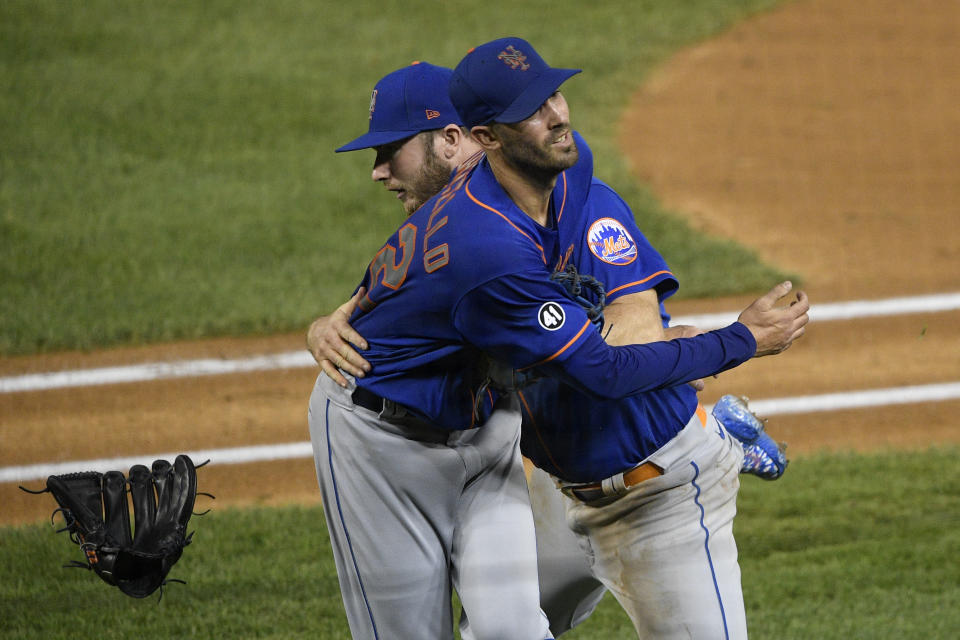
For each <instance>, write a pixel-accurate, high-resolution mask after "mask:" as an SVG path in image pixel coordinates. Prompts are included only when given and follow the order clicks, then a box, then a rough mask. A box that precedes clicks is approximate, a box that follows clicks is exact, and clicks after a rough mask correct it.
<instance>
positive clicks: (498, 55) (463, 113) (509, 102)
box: [450, 38, 580, 127]
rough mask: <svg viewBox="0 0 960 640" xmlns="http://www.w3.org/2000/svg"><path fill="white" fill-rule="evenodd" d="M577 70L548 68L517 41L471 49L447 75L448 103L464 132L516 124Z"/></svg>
mask: <svg viewBox="0 0 960 640" xmlns="http://www.w3.org/2000/svg"><path fill="white" fill-rule="evenodd" d="M578 73H580V69H554V68H552V67H551V66H550V65H548V64H547V63H546V61H544V59H543V58H541V57H540V54H538V53H537V52H536V51H535V50H534V48H533V47H532V46H531V45H530V43H529V42H527V41H526V40H523V39H521V38H500V39H499V40H493V41H492V42H488V43H486V44H482V45H480V46H478V47H474V48H473V49H471V50H470V51H469V52H468V53H467V55H466V56H464V58H463V60H461V61H460V63H459V64H458V65H457V67H456V68H455V69H454V70H453V77H452V78H451V79H450V100H451V102H453V105H454V106H455V107H456V109H457V113H459V114H460V118H461V120H462V122H463V124H464V126H467V127H475V126H477V125H479V124H487V123H490V122H505V123H510V122H520V121H521V120H526V119H527V118H529V117H530V116H531V115H533V114H534V112H536V110H537V109H539V108H540V105H542V104H543V103H544V102H546V100H547V98H549V97H550V96H551V94H553V92H554V91H556V90H557V88H558V87H559V86H560V85H561V84H563V83H564V82H565V81H566V80H567V78H569V77H570V76H573V75H576V74H578Z"/></svg>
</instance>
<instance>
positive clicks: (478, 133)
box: [470, 124, 500, 151]
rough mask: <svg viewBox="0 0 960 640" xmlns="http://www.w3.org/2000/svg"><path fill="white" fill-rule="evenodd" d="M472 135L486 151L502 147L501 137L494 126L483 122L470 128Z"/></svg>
mask: <svg viewBox="0 0 960 640" xmlns="http://www.w3.org/2000/svg"><path fill="white" fill-rule="evenodd" d="M470 135H471V136H473V139H474V140H476V141H477V144H479V145H480V146H481V147H482V148H483V150H484V151H493V150H495V149H499V148H500V138H499V137H497V134H496V132H494V130H493V128H492V127H490V126H488V125H485V124H481V125H477V126H475V127H472V128H471V129H470Z"/></svg>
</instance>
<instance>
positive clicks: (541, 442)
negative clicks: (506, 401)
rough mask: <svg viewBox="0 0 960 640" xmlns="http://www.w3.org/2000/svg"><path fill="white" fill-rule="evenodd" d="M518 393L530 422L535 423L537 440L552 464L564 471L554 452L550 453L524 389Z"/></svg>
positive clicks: (534, 429) (534, 428)
mask: <svg viewBox="0 0 960 640" xmlns="http://www.w3.org/2000/svg"><path fill="white" fill-rule="evenodd" d="M517 395H518V396H520V403H521V404H522V405H523V408H524V410H525V411H526V412H527V415H528V416H530V424H531V425H533V432H534V433H535V434H537V440H538V441H539V442H540V446H541V447H543V450H544V451H545V452H546V454H547V457H548V458H549V459H550V464H552V465H553V466H554V467H555V468H556V469H557V471H560V472H561V473H562V472H563V467H561V466H560V465H559V464H557V461H556V460H554V459H553V454H552V453H550V448H549V447H548V446H547V443H546V442H544V441H543V436H542V435H540V427H538V426H537V421H536V420H534V418H533V411H531V410H530V405H528V404H527V399H526V398H525V397H524V396H523V392H522V391H517Z"/></svg>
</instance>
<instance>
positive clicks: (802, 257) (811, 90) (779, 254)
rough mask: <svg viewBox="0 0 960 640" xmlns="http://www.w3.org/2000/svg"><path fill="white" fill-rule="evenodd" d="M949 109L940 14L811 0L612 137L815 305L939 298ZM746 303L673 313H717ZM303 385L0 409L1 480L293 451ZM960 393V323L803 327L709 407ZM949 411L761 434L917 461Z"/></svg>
mask: <svg viewBox="0 0 960 640" xmlns="http://www.w3.org/2000/svg"><path fill="white" fill-rule="evenodd" d="M957 104H960V10H958V9H957V7H956V5H955V4H954V3H945V2H938V1H936V0H917V1H916V2H913V3H909V5H908V4H907V3H896V2H893V1H891V0H862V1H861V2H852V1H850V0H812V1H804V2H794V3H787V4H786V5H784V6H783V7H782V8H781V9H779V10H777V11H773V12H770V13H767V14H764V15H761V16H759V17H757V18H755V19H753V20H750V21H748V22H745V23H742V24H740V25H738V26H737V27H735V28H734V29H732V30H731V31H729V32H728V33H726V34H725V35H723V36H721V37H719V38H717V39H714V40H711V41H709V42H707V43H704V44H701V45H699V46H696V47H693V48H691V49H688V50H686V51H683V52H682V53H681V54H679V55H678V56H676V57H675V58H674V59H672V60H671V61H670V62H669V63H667V64H666V65H664V66H663V67H661V68H660V69H659V70H658V71H657V72H656V73H655V74H654V76H653V77H652V78H650V80H649V81H648V82H647V83H645V84H644V86H643V87H642V88H641V89H640V90H639V92H638V93H637V94H636V96H635V98H634V100H633V102H632V104H631V105H630V107H629V109H628V110H627V111H626V113H625V114H624V118H623V122H622V124H621V131H622V135H621V138H620V139H621V140H622V141H623V150H624V153H625V154H626V155H627V156H628V158H629V161H630V163H631V166H632V168H633V171H634V172H635V173H636V175H637V176H638V177H639V178H641V179H642V180H644V181H647V182H649V183H650V184H651V185H652V186H653V189H654V191H655V192H656V193H657V194H658V196H659V197H660V198H661V199H662V200H663V201H664V202H665V203H666V204H667V205H668V206H669V207H670V208H672V209H674V210H675V211H677V212H679V213H680V214H682V215H683V216H685V217H686V218H687V219H688V220H689V221H690V223H691V225H692V226H694V227H695V228H697V229H701V230H705V231H707V232H709V233H712V234H717V235H721V236H726V237H729V238H733V239H735V240H736V241H738V242H740V243H742V244H744V245H747V246H750V247H752V248H754V249H756V250H757V251H758V252H759V254H760V255H761V256H762V257H763V258H764V259H766V260H768V261H770V262H771V263H774V264H777V265H779V266H781V267H783V268H785V269H788V270H791V271H795V272H797V273H800V274H803V276H804V278H805V283H804V289H805V290H807V291H808V293H809V294H810V296H811V299H812V301H813V302H814V304H816V303H823V302H832V301H840V300H848V299H876V298H883V297H891V296H907V295H915V294H928V293H945V292H955V291H960V231H958V230H957V226H956V225H957V221H958V211H960V172H958V171H957V167H960V111H958V110H957V108H956V105H957ZM639 222H640V227H641V228H642V227H643V221H642V220H640V221H639ZM667 259H668V260H669V256H667ZM753 297H754V296H741V297H737V298H725V299H712V300H691V301H683V302H676V303H671V304H670V305H669V310H670V311H671V313H673V314H674V315H682V314H688V313H699V312H708V311H730V310H733V309H738V308H742V307H743V306H745V305H746V304H747V303H748V302H749V301H750V300H751V299H752V298H753ZM325 311H327V310H322V309H318V313H320V312H325ZM301 348H303V336H302V335H301V334H295V335H282V336H274V337H270V338H267V339H220V340H210V341H203V342H190V343H178V344H167V345H159V346H152V347H140V348H127V349H111V350H107V351H102V352H95V353H63V354H50V355H42V356H38V357H23V358H19V357H18V358H6V359H2V360H0V375H2V376H8V375H16V374H19V373H29V372H39V371H56V370H64V369H77V368H87V367H98V366H109V365H118V364H132V363H140V362H151V361H156V360H177V359H184V358H196V357H228V358H235V357H242V356H247V355H255V354H268V353H276V352H279V351H290V350H296V349H301ZM315 377H316V371H315V370H312V369H294V370H287V371H276V372H267V373H254V374H235V375H226V376H213V377H199V378H192V379H179V380H164V381H156V382H149V383H143V384H133V383H131V384H123V385H110V386H101V387H87V388H73V389H63V390H51V391H38V392H27V393H6V394H0V416H2V430H0V466H8V465H25V464H34V463H42V462H58V461H69V460H80V459H90V458H101V457H113V456H122V455H138V456H144V457H145V458H149V457H150V456H151V454H153V453H160V452H166V451H187V450H196V449H206V448H214V447H234V446H247V445H256V444H274V443H284V442H302V441H305V440H307V439H308V438H309V436H308V433H307V425H306V407H307V400H308V398H309V394H310V391H311V389H312V386H313V381H314V379H315ZM957 380H960V312H949V313H938V314H926V315H913V316H897V317H889V318H873V319H869V320H853V321H836V322H822V323H815V324H813V325H812V326H811V327H810V328H809V330H808V333H807V335H806V336H805V337H804V338H803V339H802V340H801V341H800V342H798V343H797V344H796V345H795V346H794V347H793V348H792V349H791V350H789V351H788V352H786V353H784V354H782V355H780V356H777V357H775V358H764V359H759V360H755V361H752V362H750V363H748V364H746V365H744V366H742V367H740V368H739V369H736V370H734V371H731V372H728V373H725V374H723V375H722V376H720V378H719V379H716V380H711V381H710V382H709V383H708V389H707V391H706V392H704V394H703V400H704V402H705V403H706V402H713V401H714V400H716V398H717V397H719V396H720V395H721V394H722V393H725V392H734V393H739V394H742V395H747V396H749V397H752V398H757V399H759V398H772V397H783V396H794V395H807V394H817V393H828V392H837V391H847V390H862V389H874V388H883V387H894V386H901V385H915V384H916V385H919V384H929V383H936V382H948V381H950V382H953V381H957ZM958 412H960V401H949V402H939V403H928V404H920V405H918V404H913V405H901V406H894V407H883V408H877V409H863V410H850V411H842V412H830V413H827V412H824V413H810V414H803V415H790V416H777V417H775V418H773V419H771V420H770V421H769V423H768V429H769V431H770V432H771V433H772V434H773V435H774V436H775V437H777V438H778V439H780V440H785V441H787V442H789V444H790V447H789V452H790V453H791V454H792V456H794V457H797V456H802V455H804V454H807V453H810V452H813V451H818V450H822V449H833V450H857V451H867V450H873V449H880V448H906V447H911V448H922V447H927V446H929V445H930V444H936V443H957V442H960V424H958V423H957V421H956V420H955V418H954V416H955V415H957V413H958ZM78 470H79V469H78ZM201 474H202V488H203V490H206V491H210V492H211V493H213V494H215V495H217V498H218V500H217V503H216V504H217V506H218V507H221V506H226V505H238V504H252V503H256V504H278V503H286V502H308V503H315V502H317V501H318V500H319V492H318V490H317V488H316V478H315V476H314V472H313V462H312V460H310V459H298V460H287V461H279V462H263V463H256V464H248V465H224V466H219V467H218V466H211V467H208V468H206V469H204V470H203V471H202V472H201ZM254 477H258V478H265V480H263V481H262V482H258V483H256V484H254V483H252V482H251V480H250V479H251V478H254ZM35 484H39V483H35ZM0 504H2V505H3V509H2V511H0V524H11V523H22V522H32V521H35V520H39V519H43V518H45V517H47V516H48V515H49V512H50V511H51V509H52V504H53V503H52V501H51V500H49V499H46V500H45V499H42V498H37V497H35V496H28V495H26V494H24V493H22V492H21V491H19V490H18V489H17V488H16V483H7V484H0Z"/></svg>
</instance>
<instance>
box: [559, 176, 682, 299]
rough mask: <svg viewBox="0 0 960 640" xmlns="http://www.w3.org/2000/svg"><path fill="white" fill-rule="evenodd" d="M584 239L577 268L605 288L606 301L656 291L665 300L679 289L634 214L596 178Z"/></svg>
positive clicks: (585, 215)
mask: <svg viewBox="0 0 960 640" xmlns="http://www.w3.org/2000/svg"><path fill="white" fill-rule="evenodd" d="M582 215H583V218H582V223H581V226H582V228H583V236H582V237H581V238H580V239H579V241H580V246H583V247H586V248H588V249H589V251H583V252H581V254H580V255H581V256H582V257H581V258H580V261H579V264H577V268H578V269H579V270H580V271H581V272H584V273H589V274H590V275H592V276H594V277H595V278H597V279H599V280H600V281H601V282H603V283H604V284H605V285H606V291H607V302H612V301H613V300H615V299H617V298H618V297H620V296H622V295H626V294H629V293H638V292H640V291H646V290H647V289H656V291H657V295H658V298H659V299H660V300H664V299H666V298H667V297H669V296H670V295H672V294H673V293H674V292H675V291H676V290H677V288H678V286H679V283H678V282H677V279H676V277H675V276H674V275H673V273H672V272H671V271H670V267H669V266H667V262H666V260H664V259H663V256H661V255H660V253H659V252H658V251H657V250H656V249H654V248H653V245H651V244H650V242H649V241H648V240H647V238H646V237H645V236H644V235H643V233H641V231H640V229H639V228H638V227H637V223H636V221H635V220H634V216H633V211H631V210H630V207H629V206H628V205H627V203H626V202H624V200H623V199H622V198H621V197H620V196H619V195H617V193H616V192H614V191H613V189H611V188H610V187H609V186H607V185H606V184H605V183H604V182H602V181H601V180H598V179H594V180H593V183H592V184H591V186H590V195H589V197H588V198H587V202H586V206H585V207H584V210H583V214H582Z"/></svg>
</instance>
